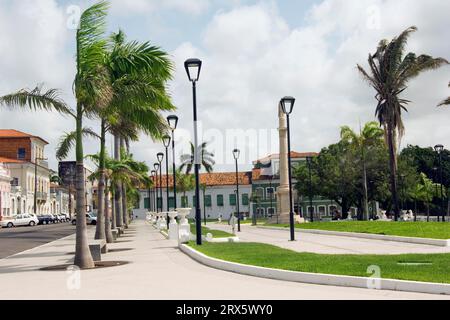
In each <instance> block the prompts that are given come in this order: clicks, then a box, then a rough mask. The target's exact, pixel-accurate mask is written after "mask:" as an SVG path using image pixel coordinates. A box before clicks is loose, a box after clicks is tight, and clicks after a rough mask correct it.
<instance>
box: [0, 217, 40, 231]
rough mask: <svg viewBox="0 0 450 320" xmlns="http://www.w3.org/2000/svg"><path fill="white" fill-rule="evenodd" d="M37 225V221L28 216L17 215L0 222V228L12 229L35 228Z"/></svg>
mask: <svg viewBox="0 0 450 320" xmlns="http://www.w3.org/2000/svg"><path fill="white" fill-rule="evenodd" d="M38 223H39V220H38V219H37V218H36V217H35V216H34V215H30V214H19V215H17V216H14V217H12V218H4V219H3V220H2V221H1V226H2V228H13V227H19V226H31V227H33V226H35V225H37V224H38Z"/></svg>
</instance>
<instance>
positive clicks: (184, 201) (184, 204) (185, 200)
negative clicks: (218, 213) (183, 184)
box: [181, 196, 189, 208]
mask: <svg viewBox="0 0 450 320" xmlns="http://www.w3.org/2000/svg"><path fill="white" fill-rule="evenodd" d="M181 206H182V207H184V208H186V207H188V206H189V199H188V197H186V196H182V197H181Z"/></svg>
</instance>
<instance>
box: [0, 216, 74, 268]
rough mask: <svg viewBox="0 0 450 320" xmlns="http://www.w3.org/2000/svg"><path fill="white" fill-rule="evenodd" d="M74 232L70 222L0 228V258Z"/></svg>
mask: <svg viewBox="0 0 450 320" xmlns="http://www.w3.org/2000/svg"><path fill="white" fill-rule="evenodd" d="M73 233H75V227H74V226H72V225H71V224H70V223H59V224H51V225H45V226H35V227H18V228H11V229H0V259H3V258H5V257H8V256H11V255H13V254H16V253H19V252H22V251H25V250H28V249H32V248H34V247H37V246H40V245H43V244H46V243H49V242H51V241H55V240H58V239H61V238H64V237H67V236H69V235H71V234H73Z"/></svg>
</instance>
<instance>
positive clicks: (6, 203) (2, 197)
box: [0, 163, 12, 221]
mask: <svg viewBox="0 0 450 320" xmlns="http://www.w3.org/2000/svg"><path fill="white" fill-rule="evenodd" d="M11 180H12V178H11V175H10V172H9V170H8V168H6V166H5V165H4V164H3V163H0V221H1V220H2V218H3V217H10V216H11Z"/></svg>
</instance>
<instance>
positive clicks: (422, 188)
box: [411, 173, 441, 221]
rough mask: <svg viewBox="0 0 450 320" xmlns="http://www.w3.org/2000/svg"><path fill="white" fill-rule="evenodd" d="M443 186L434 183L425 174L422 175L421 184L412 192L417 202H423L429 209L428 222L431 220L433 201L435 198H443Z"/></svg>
mask: <svg viewBox="0 0 450 320" xmlns="http://www.w3.org/2000/svg"><path fill="white" fill-rule="evenodd" d="M440 187H441V185H440V184H437V183H433V180H431V179H429V178H428V177H427V176H426V174H425V173H421V174H420V177H419V183H418V184H417V185H416V186H415V188H414V189H413V190H412V192H411V196H412V197H413V199H414V200H416V201H423V202H424V203H425V205H426V208H427V221H429V220H430V203H431V201H433V197H437V198H441V194H440V192H437V190H440Z"/></svg>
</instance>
